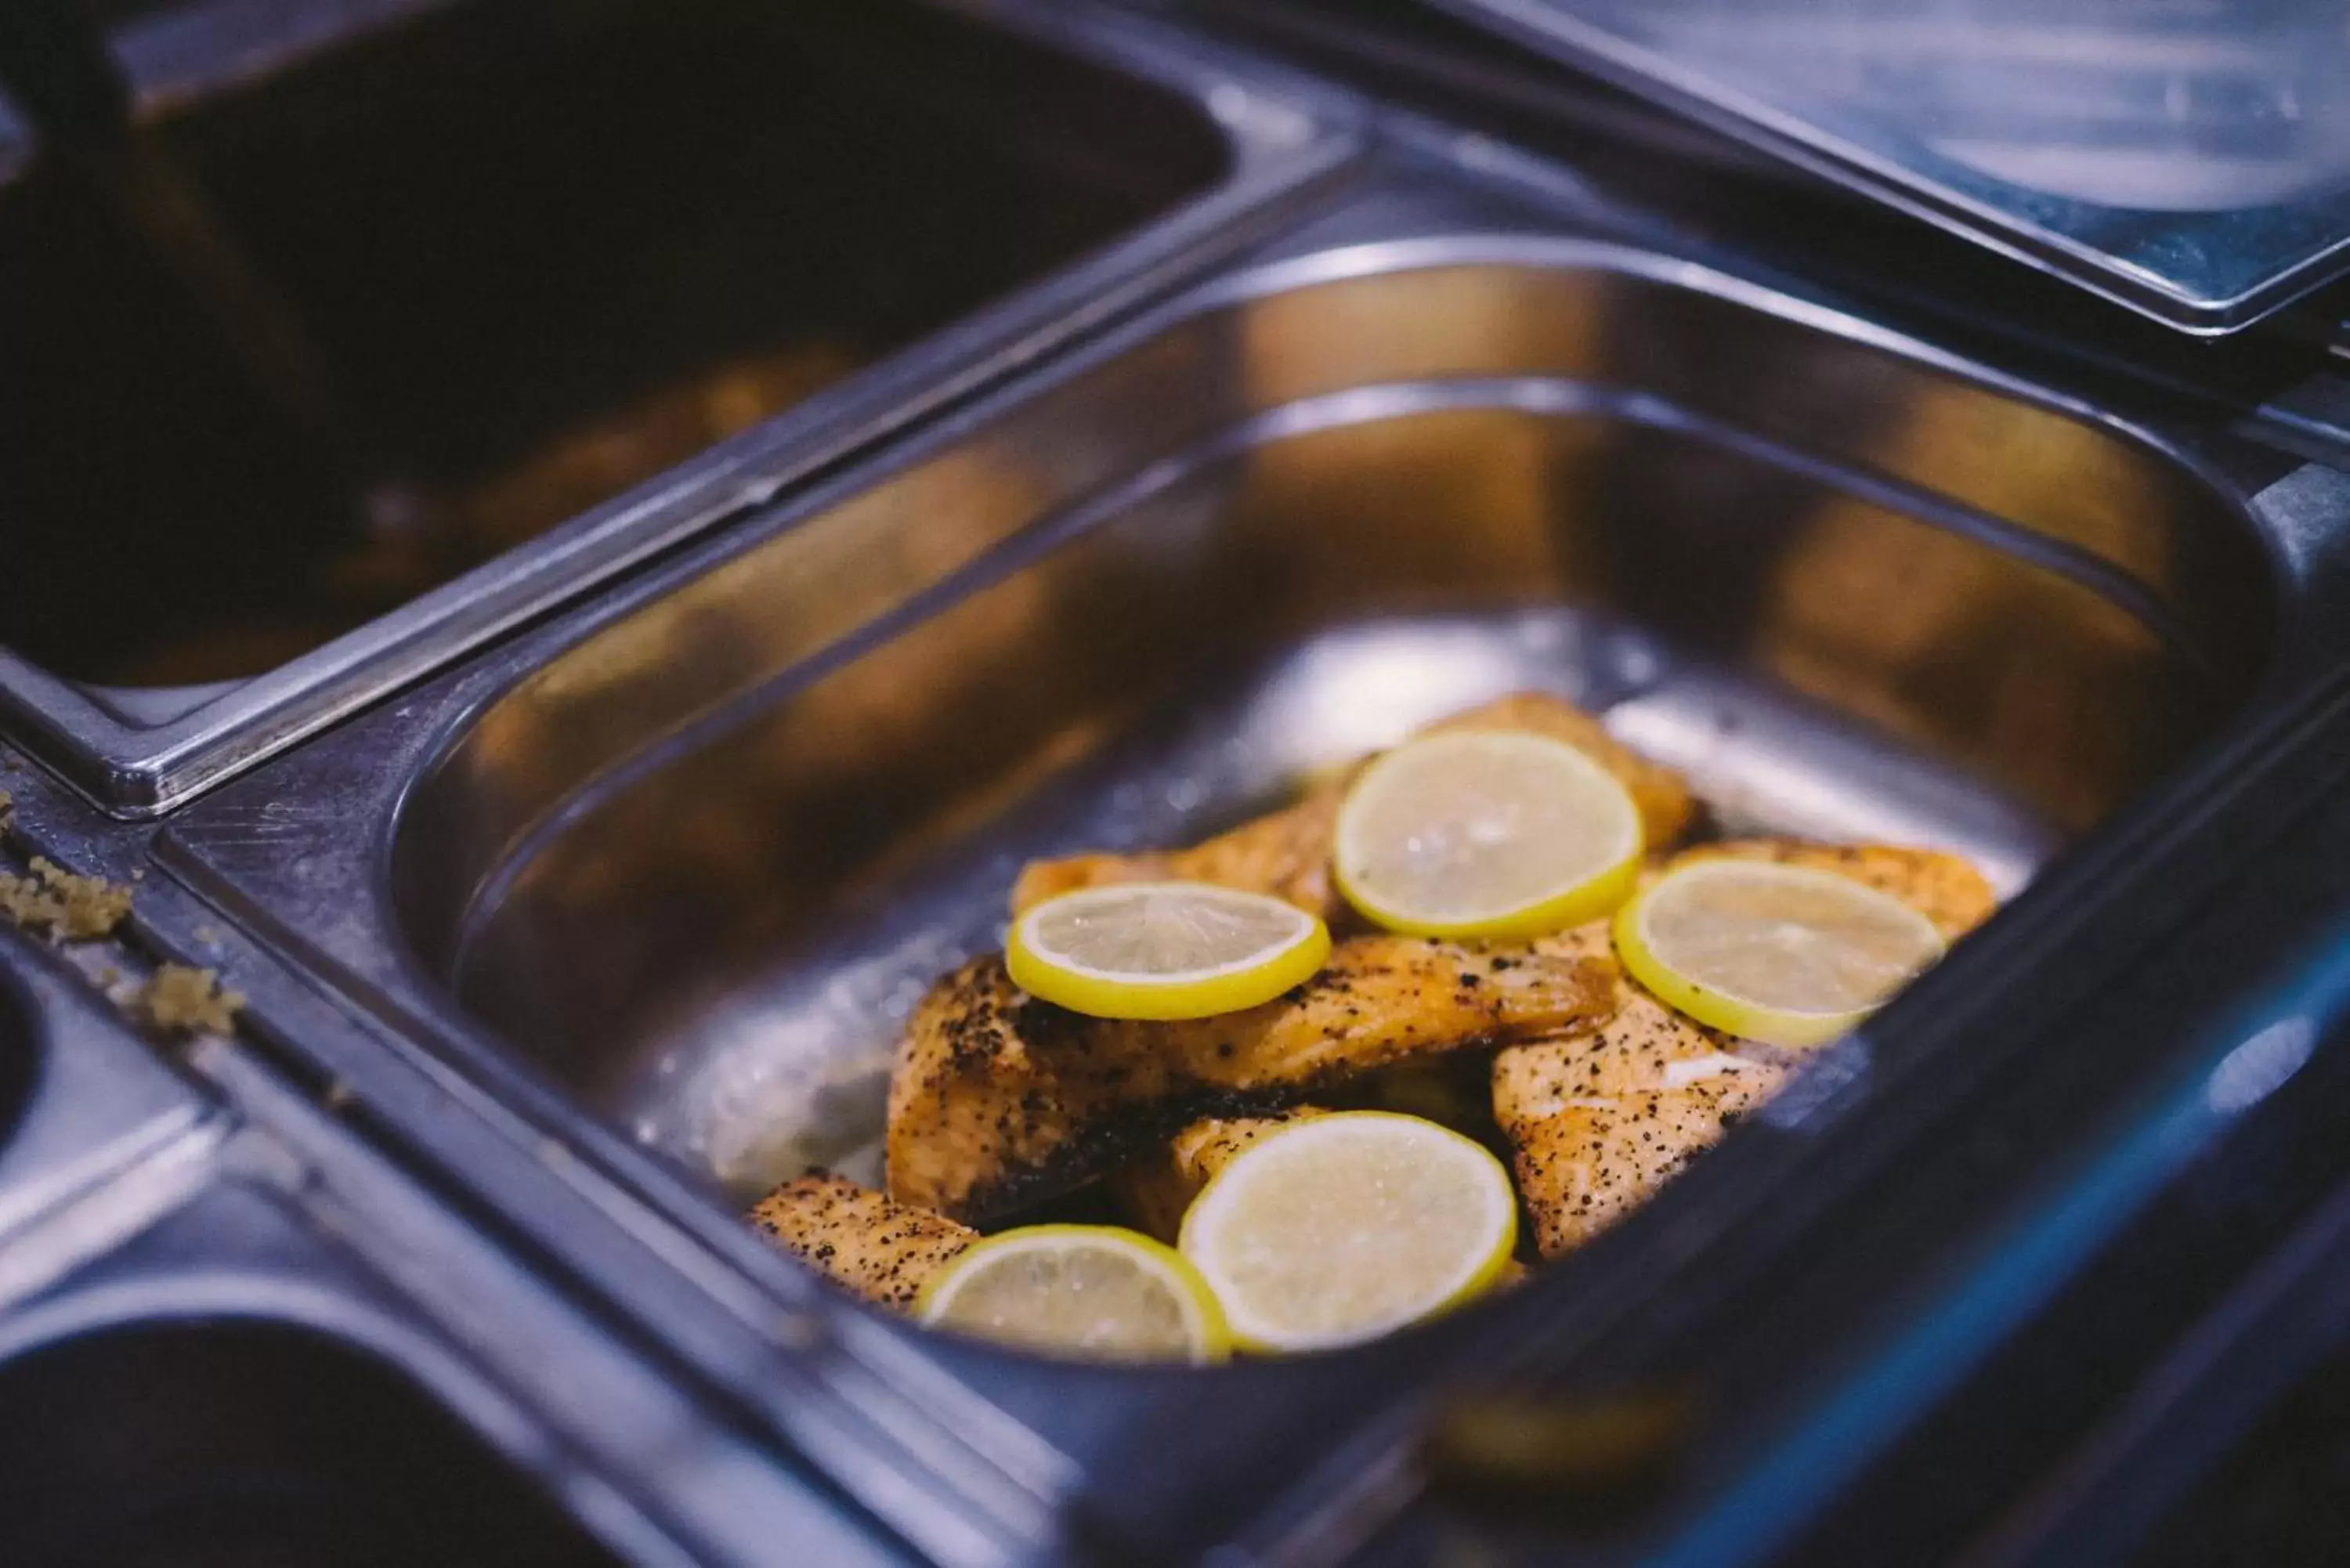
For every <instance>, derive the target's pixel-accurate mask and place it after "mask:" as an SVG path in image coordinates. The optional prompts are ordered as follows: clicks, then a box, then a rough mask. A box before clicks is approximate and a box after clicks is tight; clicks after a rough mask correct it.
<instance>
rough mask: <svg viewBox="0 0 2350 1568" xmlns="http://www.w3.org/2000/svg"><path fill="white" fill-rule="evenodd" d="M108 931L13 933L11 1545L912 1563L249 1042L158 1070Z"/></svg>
mask: <svg viewBox="0 0 2350 1568" xmlns="http://www.w3.org/2000/svg"><path fill="white" fill-rule="evenodd" d="M114 956H115V957H116V958H117V959H119V960H120V961H121V962H122V963H123V964H125V965H126V966H129V967H130V968H132V969H134V970H135V969H137V968H138V967H140V965H141V964H142V960H141V958H140V955H139V954H137V953H135V952H133V951H131V950H115V952H114ZM104 962H106V960H105V958H104V955H103V954H102V953H101V952H100V951H99V950H92V949H87V948H85V949H82V950H74V951H71V952H64V951H52V952H47V953H44V952H41V951H39V950H36V949H35V948H34V947H33V946H32V945H31V944H29V943H26V942H23V941H19V940H16V938H14V937H13V935H7V936H0V1053H5V1058H6V1060H7V1062H8V1063H9V1072H10V1074H11V1076H12V1078H13V1077H14V1076H15V1075H17V1074H18V1073H20V1072H21V1071H24V1070H26V1069H27V1068H29V1070H30V1071H31V1073H32V1075H33V1083H34V1085H35V1092H34V1093H33V1094H32V1095H31V1096H30V1097H29V1099H28V1100H27V1101H26V1103H24V1104H22V1105H21V1106H15V1107H12V1108H13V1110H14V1112H15V1114H14V1116H13V1117H0V1459H5V1463H0V1470H4V1471H5V1474H0V1509H5V1511H6V1512H7V1515H8V1519H9V1525H8V1531H7V1538H6V1540H7V1544H6V1547H5V1556H6V1559H7V1561H8V1562H9V1563H11V1564H12V1565H13V1564H17V1563H22V1564H24V1565H25V1568H69V1565H70V1568H82V1565H88V1568H98V1565H99V1564H105V1565H107V1568H115V1565H118V1564H156V1565H159V1568H160V1565H162V1564H171V1565H172V1568H192V1565H197V1564H203V1565H207V1568H209V1565H211V1564H214V1563H219V1564H222V1565H223V1568H226V1565H227V1564H230V1563H234V1564H237V1565H238V1568H245V1565H248V1564H263V1563H288V1564H292V1563H319V1562H334V1563H378V1562H381V1563H419V1562H428V1561H429V1562H432V1563H451V1564H452V1565H454V1564H463V1563H499V1564H505V1563H547V1564H554V1563H565V1564H568V1563H583V1564H584V1563H618V1562H621V1561H627V1562H630V1563H643V1564H648V1565H655V1564H660V1565H678V1568H682V1565H683V1564H686V1563H710V1564H717V1563H763V1562H768V1561H773V1557H772V1549H773V1546H774V1543H775V1542H776V1541H778V1540H788V1541H792V1542H797V1543H799V1544H801V1545H802V1546H804V1547H805V1548H806V1550H807V1551H808V1552H811V1553H814V1554H816V1556H814V1557H812V1558H811V1559H810V1560H821V1561H824V1562H827V1563H833V1562H838V1563H844V1564H847V1563H870V1564H873V1565H874V1568H883V1565H885V1564H888V1563H894V1562H897V1561H899V1559H898V1557H897V1556H896V1554H895V1553H894V1552H892V1551H891V1550H890V1549H889V1548H888V1547H886V1546H884V1545H882V1544H881V1543H880V1542H879V1541H878V1540H876V1539H875V1538H873V1537H872V1536H871V1535H870V1534H869V1532H868V1531H867V1530H866V1528H865V1527H864V1526H862V1525H860V1524H858V1523H857V1522H856V1521H852V1520H850V1519H847V1518H846V1517H844V1516H842V1515H840V1514H839V1513H838V1512H837V1511H836V1510H835V1509H834V1507H833V1506H832V1505H831V1504H830V1503H829V1502H827V1501H819V1500H818V1499H817V1498H816V1496H815V1495H814V1494H813V1493H812V1492H811V1490H809V1488H808V1486H807V1484H806V1482H805V1481H804V1480H801V1479H799V1478H798V1477H797V1476H795V1474H794V1473H793V1472H792V1471H791V1470H790V1469H787V1468H783V1467H778V1466H776V1465H775V1464H774V1463H773V1462H772V1460H771V1459H767V1458H766V1457H764V1456H762V1455H759V1454H757V1453H756V1452H755V1451H754V1450H752V1449H750V1448H748V1447H747V1446H746V1445H745V1444H744V1443H743V1441H742V1440H741V1439H740V1438H737V1437H735V1436H733V1434H732V1433H731V1432H730V1431H729V1430H728V1429H727V1424H726V1423H725V1422H724V1421H723V1418H720V1417H715V1416H713V1414H712V1412H710V1411H709V1410H708V1409H707V1408H706V1407H704V1406H703V1405H702V1403H701V1402H700V1401H699V1400H698V1399H697V1397H695V1396H694V1394H693V1393H692V1392H691V1390H688V1389H681V1388H678V1387H675V1386H671V1380H670V1377H669V1375H668V1374H667V1372H666V1371H665V1370H664V1369H663V1368H661V1367H660V1366H658V1365H656V1364H652V1363H649V1362H646V1361H644V1360H642V1359H640V1358H639V1357H638V1356H636V1355H633V1354H631V1353H630V1352H629V1351H628V1350H627V1349H626V1348H625V1347H623V1346H621V1345H617V1344H616V1343H615V1342H614V1341H613V1340H612V1339H611V1338H610V1336H609V1335H608V1334H607V1333H606V1331H605V1330H604V1329H603V1328H602V1327H601V1325H600V1324H598V1323H597V1322H596V1321H595V1320H594V1319H593V1318H592V1317H590V1316H587V1315H586V1314H582V1313H580V1312H579V1311H577V1309H576V1308H575V1307H573V1306H571V1305H569V1304H567V1303H565V1302H564V1301H563V1300H562V1299H561V1297H560V1296H559V1295H558V1294H557V1293H555V1292H554V1291H553V1290H551V1289H550V1288H549V1286H548V1284H547V1283H546V1282H545V1281H544V1280H542V1279H540V1278H538V1277H536V1276H534V1275H533V1274H531V1273H530V1272H528V1271H527V1270H526V1269H525V1268H524V1267H522V1266H519V1265H518V1264H517V1263H516V1262H515V1260H514V1259H513V1258H512V1257H511V1256H510V1255H508V1254H506V1253H504V1252H503V1251H501V1250H500V1249H499V1248H498V1247H497V1246H496V1245H495V1244H494V1242H492V1241H490V1239H489V1238H487V1237H485V1236H484V1235H483V1234H482V1233H481V1232H479V1231H476V1230H474V1229H473V1228H472V1227H470V1226H469V1225H468V1224H467V1223H466V1222H465V1221H464V1220H463V1219H461V1218H460V1217H458V1216H457V1215H456V1214H455V1213H454V1212H452V1210H451V1208H450V1207H449V1206H448V1204H447V1203H446V1201H445V1199H444V1198H442V1196H441V1195H439V1194H436V1193H432V1192H431V1191H430V1190H428V1189H424V1188H422V1187H420V1186H419V1185H417V1184H416V1183H415V1182H414V1181H413V1180H412V1179H410V1178H409V1177H407V1176H406V1175H405V1174H403V1173H401V1172H400V1170H398V1169H397V1168H395V1167H394V1166H393V1165H392V1164H390V1162H388V1161H387V1160H385V1159H384V1158H383V1157H382V1156H381V1155H380V1154H377V1153H375V1152H373V1151H371V1150H369V1148H368V1147H366V1146H365V1143H364V1142H363V1141H362V1140H361V1139H360V1138H359V1137H355V1135H354V1132H353V1130H352V1129H351V1128H350V1127H348V1126H345V1125H342V1124H340V1123H339V1122H338V1119H337V1117H336V1116H334V1115H332V1114H330V1113H328V1112H327V1111H324V1110H322V1109H321V1107H320V1106H317V1104H315V1103H314V1102H312V1101H311V1100H310V1099H309V1098H308V1097H307V1096H305V1095H304V1094H302V1093H300V1092H299V1091H298V1090H296V1088H294V1087H293V1086H292V1085H288V1084H287V1083H286V1081H285V1080H284V1079H282V1078H281V1077H278V1076H276V1075H273V1074H272V1073H270V1072H269V1071H267V1070H266V1069H265V1068H264V1067H263V1066H262V1065H261V1064H260V1063H259V1062H258V1061H257V1060H256V1059H255V1056H254V1055H253V1054H252V1053H251V1051H250V1049H249V1046H248V1045H247V1044H243V1043H239V1042H236V1041H233V1040H231V1039H229V1038H226V1037H224V1036H218V1035H206V1036H201V1037H198V1038H196V1039H194V1040H193V1041H192V1042H188V1043H185V1044H182V1045H181V1046H180V1047H179V1049H180V1050H181V1051H182V1053H184V1054H185V1055H186V1057H187V1065H186V1069H185V1070H184V1071H174V1070H172V1069H171V1068H168V1067H167V1066H166V1065H165V1064H163V1062H162V1061H161V1059H160V1053H161V1050H162V1049H163V1048H164V1047H163V1043H162V1042H160V1041H158V1042H142V1041H141V1040H140V1039H139V1038H138V1037H137V1036H135V1035H134V1034H133V1033H131V1032H130V1029H129V1028H128V1027H127V1026H126V1024H125V1023H124V1022H123V1020H122V1019H121V1017H120V1015H119V1014H117V1013H116V1012H114V1010H113V1008H112V1007H111V1006H110V1005H109V1003H108V1002H106V1001H105V1000H103V999H102V997H101V996H100V995H99V993H98V992H95V991H94V990H92V989H91V988H90V987H89V986H88V984H87V982H86V979H85V973H86V972H87V971H97V970H98V969H99V966H100V965H101V964H102V963H104ZM12 1088H13V1089H16V1090H17V1091H18V1092H20V1093H21V1085H14V1084H12ZM126 1128H127V1129H128V1130H125V1129H126Z"/></svg>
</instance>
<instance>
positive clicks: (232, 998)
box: [130, 963, 244, 1034]
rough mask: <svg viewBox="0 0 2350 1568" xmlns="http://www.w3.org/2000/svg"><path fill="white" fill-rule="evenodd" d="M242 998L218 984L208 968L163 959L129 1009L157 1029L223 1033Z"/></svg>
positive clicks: (133, 998)
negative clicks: (167, 961)
mask: <svg viewBox="0 0 2350 1568" xmlns="http://www.w3.org/2000/svg"><path fill="white" fill-rule="evenodd" d="M130 1006H131V1010H132V1011H133V1012H136V1013H138V1014H139V1015H140V1017H142V1018H144V1019H145V1020H146V1021H147V1022H148V1023H152V1024H153V1025H155V1026H156V1027H157V1028H159V1029H184V1030H189V1031H202V1032H205V1033H214V1034H225V1033H228V1032H229V1031H230V1030H231V1029H233V1028H234V1027H235V1024H236V1013H237V1010H238V1009H239V1008H241V1007H243V1006H244V997H243V996H240V995H239V994H237V993H236V992H234V991H231V990H229V989H228V988H227V987H225V986H224V985H222V984H221V981H220V976H219V975H217V974H215V973H213V971H211V970H208V969H191V968H189V967H188V966H187V965H186V964H182V963H167V964H165V965H163V966H162V967H161V969H158V970H157V971H155V972H154V974H153V975H152V976H151V977H150V978H149V979H148V981H147V983H146V984H145V985H143V986H140V988H139V992H138V994H137V995H135V996H133V997H132V998H131V1000H130Z"/></svg>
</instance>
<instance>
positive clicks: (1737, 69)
mask: <svg viewBox="0 0 2350 1568" xmlns="http://www.w3.org/2000/svg"><path fill="white" fill-rule="evenodd" d="M1446 3H1447V4H1448V5H1450V6H1451V9H1453V10H1455V11H1457V12H1459V13H1461V14H1462V15H1464V16H1475V17H1479V18H1482V19H1483V20H1485V21H1487V22H1489V23H1491V24H1492V25H1495V26H1501V27H1503V28H1504V29H1506V30H1507V31H1509V32H1510V33H1511V34H1513V36H1518V37H1520V38H1523V39H1524V40H1526V41H1528V42H1531V43H1533V44H1534V45H1536V46H1537V47H1543V48H1545V49H1548V50H1551V51H1553V52H1555V53H1556V54H1557V55H1558V56H1559V57H1561V58H1563V59H1566V60H1569V61H1572V62H1573V63H1575V64H1576V65H1579V66H1583V67H1588V68H1590V69H1593V70H1595V71H1596V72H1598V73H1599V74H1601V75H1603V76H1606V77H1607V78H1609V79H1611V80H1613V81H1615V82H1617V84H1619V85H1621V86H1624V87H1626V88H1630V89H1631V90H1633V91H1636V92H1639V93H1642V94H1644V95H1646V96H1648V97H1650V98H1653V99H1658V100H1659V101H1662V102H1664V103H1667V104H1669V105H1670V106H1671V107H1674V108H1676V109H1680V110H1682V111H1684V112H1686V113H1689V114H1690V115H1692V116H1694V117H1696V118H1698V119H1702V120H1705V121H1706V122H1708V123H1710V124H1711V125H1713V126H1714V127H1716V128H1717V129H1720V130H1725V131H1728V132H1729V133H1731V134H1732V135H1735V136H1738V137H1741V138H1742V139H1744V140H1749V141H1752V142H1753V143H1755V144H1757V145H1760V146H1763V147H1764V148H1766V149H1768V150H1770V151H1775V152H1777V153H1779V154H1781V155H1783V156H1785V157H1787V158H1790V159H1792V160H1794V161H1797V162H1800V163H1802V164H1804V166H1805V167H1808V168H1810V169H1812V170H1814V171H1817V172H1819V173H1822V174H1825V175H1827V176H1828V177H1830V178H1833V179H1836V180H1839V181H1842V182H1846V183H1848V184H1851V185H1854V186H1856V187H1859V188H1862V189H1865V190H1866V191H1868V192H1871V193H1873V194H1875V195H1877V197H1879V198H1880V199H1882V200H1885V201H1887V202H1892V203H1893V204H1895V205H1897V206H1899V207H1901V208H1903V209H1904V210H1906V211H1908V212H1911V213H1917V214H1918V215H1921V216H1923V217H1926V218H1928V219H1929V220H1930V221H1933V222H1935V223H1940V224H1942V225H1943V226H1945V227H1948V228H1951V229H1954V230H1958V231H1960V232H1962V233H1965V234H1969V235H1970V236H1972V237H1974V238H1976V239H1978V240H1981V241H1982V242H1983V243H1985V244H1990V245H1991V246H1992V247H1994V248H1995V249H1998V250H2001V251H2002V252H2004V253H2005V254H2009V255H2012V256H2014V257H2016V258H2018V259H2020V260H2022V261H2025V262H2028V263H2029V264H2031V265H2034V266H2037V267H2040V268H2041V269H2043V270H2045V271H2050V272H2054V273H2058V274H2061V275H2064V276H2067V277H2069V278H2072V279H2073V280H2074V281H2075V282H2078V283H2081V284H2083V285H2085V286H2087V287H2089V288H2092V289H2094V290H2095V291H2096V292H2098V293H2100V294H2103V295H2105V296H2107V297H2110V298H2113V299H2116V300H2118V301H2120V302H2122V303H2123V304H2126V305H2128V306H2132V307H2133V308H2136V309H2138V310H2141V311H2144V312H2147V314H2150V315H2154V316H2157V317H2161V318H2163V319H2165V320H2167V321H2169V322H2170V323H2172V324H2173V325H2175V326H2178V327H2184V328H2187V329H2189V330H2191V331H2198V332H2226V331H2231V330H2234V329H2236V328H2238V327H2242V326H2244V325H2246V324H2248V323H2249V322H2251V321H2252V320H2255V319H2257V318H2258V317H2261V316H2262V315H2264V314H2266V313H2267V312H2268V311H2270V310H2272V309H2274V308H2276V307H2277V306H2281V305H2283V304H2285V303H2287V302H2288V301H2290V300H2292V299H2293V298H2294V297H2296V296H2299V295H2301V294H2303V293H2305V292H2307V291H2308V290H2310V289H2312V288H2314V287H2316V286H2319V285H2320V284H2322V283H2324V282H2325V281H2326V280H2327V279H2328V278H2330V277H2333V276H2335V275H2339V274H2340V273H2341V271H2342V270H2343V268H2344V267H2345V265H2350V36H2345V34H2344V32H2343V29H2342V26H2341V16H2340V12H2339V8H2338V7H2337V6H2335V5H2331V4H2328V3H2327V0H2266V3H2262V4H2256V5H2232V6H2224V7H2194V6H2186V7H2182V6H2178V5H2167V4H2159V3H2137V0H2131V3H2119V0H2060V3H2057V4H2048V3H2045V0H2042V3H2038V4H2022V3H2020V0H1845V3H1842V4H1837V5H1815V4H1806V3H1804V0H1778V3H1773V4H1764V5H1754V4H1739V5H1725V4H1722V3H1721V0H1669V3H1665V4H1658V3H1654V0H1638V3H1634V0H1446Z"/></svg>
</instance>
